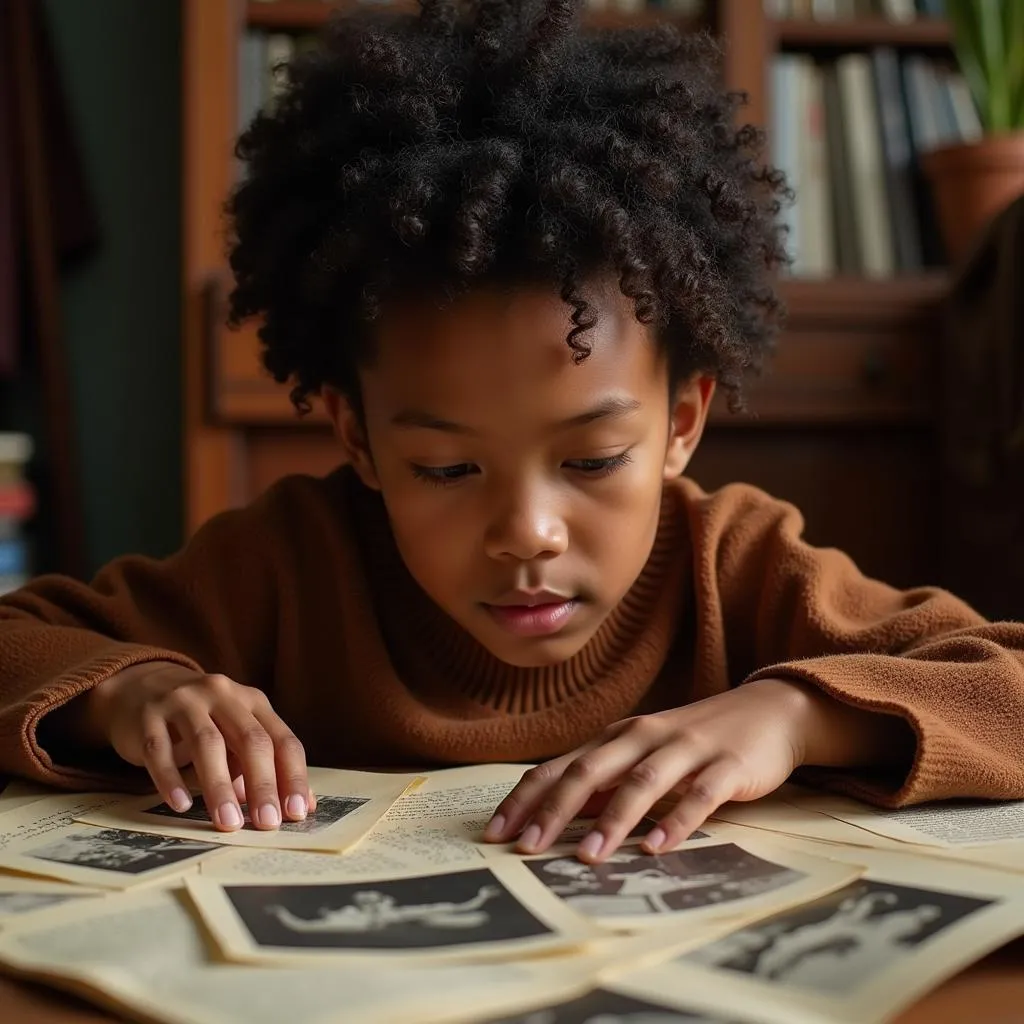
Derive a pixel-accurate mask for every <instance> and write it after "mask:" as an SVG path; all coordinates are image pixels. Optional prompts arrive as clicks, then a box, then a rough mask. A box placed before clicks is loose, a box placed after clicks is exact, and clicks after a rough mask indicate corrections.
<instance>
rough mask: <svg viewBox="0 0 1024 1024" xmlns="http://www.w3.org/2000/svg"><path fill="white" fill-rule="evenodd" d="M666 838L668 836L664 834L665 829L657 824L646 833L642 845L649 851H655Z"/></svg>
mask: <svg viewBox="0 0 1024 1024" xmlns="http://www.w3.org/2000/svg"><path fill="white" fill-rule="evenodd" d="M666 839H668V836H667V835H665V830H664V829H663V828H662V827H661V826H660V825H658V826H657V827H656V828H652V829H651V831H650V832H648V833H647V835H646V837H645V838H644V842H643V845H644V848H645V849H647V850H649V851H650V852H651V853H657V852H658V851H659V850H660V849H661V848H662V847H663V846H664V845H665V840H666Z"/></svg>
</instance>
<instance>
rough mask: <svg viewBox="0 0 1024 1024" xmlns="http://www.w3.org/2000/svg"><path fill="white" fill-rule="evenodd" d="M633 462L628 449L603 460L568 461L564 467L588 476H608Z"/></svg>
mask: <svg viewBox="0 0 1024 1024" xmlns="http://www.w3.org/2000/svg"><path fill="white" fill-rule="evenodd" d="M632 461H633V456H632V454H631V452H630V449H628V448H627V449H626V450H625V451H624V452H620V453H619V454H618V455H610V456H608V457H607V458H604V459H570V460H569V461H568V462H566V463H564V465H565V466H566V467H567V468H569V469H575V470H576V471H577V472H579V473H586V474H587V475H588V476H608V475H609V474H611V473H614V472H615V471H616V470H618V469H622V467H623V466H625V465H627V464H628V463H630V462H632Z"/></svg>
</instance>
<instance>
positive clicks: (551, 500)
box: [484, 486, 569, 562]
mask: <svg viewBox="0 0 1024 1024" xmlns="http://www.w3.org/2000/svg"><path fill="white" fill-rule="evenodd" d="M568 546H569V530H568V527H567V525H566V522H565V517H564V515H563V514H562V511H561V509H560V502H559V501H558V498H557V495H555V494H553V493H552V492H551V490H550V489H546V488H543V487H541V486H533V487H519V488H516V489H515V490H514V491H512V492H511V493H510V492H509V490H508V489H507V488H503V493H502V494H501V495H499V496H498V498H497V500H496V501H495V502H494V507H493V511H492V513H491V515H490V516H489V522H488V526H487V532H486V534H485V537H484V547H485V549H486V552H487V555H488V557H490V558H495V559H515V560H516V561H520V562H528V561H532V560H533V559H537V558H554V557H556V556H557V555H560V554H562V553H563V552H564V551H565V550H566V548H567V547H568Z"/></svg>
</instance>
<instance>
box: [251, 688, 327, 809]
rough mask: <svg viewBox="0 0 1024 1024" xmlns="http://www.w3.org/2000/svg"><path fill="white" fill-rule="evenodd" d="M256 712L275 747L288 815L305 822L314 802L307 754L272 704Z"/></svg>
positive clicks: (283, 802) (281, 794) (275, 761)
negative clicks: (310, 786) (307, 766)
mask: <svg viewBox="0 0 1024 1024" xmlns="http://www.w3.org/2000/svg"><path fill="white" fill-rule="evenodd" d="M253 713H254V715H255V717H256V719H257V721H258V722H259V723H260V724H261V725H262V726H263V728H264V730H265V731H266V733H267V735H268V736H269V737H270V739H271V742H272V743H273V744H274V766H275V770H276V773H277V789H278V795H279V798H280V800H281V806H282V807H283V808H284V812H285V815H286V817H287V818H289V819H290V820H291V821H303V820H304V819H305V817H306V815H307V814H308V813H309V810H310V804H311V803H313V801H311V799H310V797H311V796H312V794H311V792H310V788H309V777H308V774H307V771H306V751H305V750H304V749H303V746H302V744H301V743H300V742H299V738H298V737H297V736H296V735H295V733H293V732H292V731H291V729H289V728H288V726H287V724H286V723H285V721H284V719H282V718H281V717H280V715H278V714H277V712H276V711H274V710H273V708H271V706H270V702H269V701H267V702H266V704H265V706H263V707H257V708H256V710H255V711H254V712H253ZM313 806H315V803H313Z"/></svg>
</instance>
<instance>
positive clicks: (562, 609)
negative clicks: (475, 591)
mask: <svg viewBox="0 0 1024 1024" xmlns="http://www.w3.org/2000/svg"><path fill="white" fill-rule="evenodd" d="M483 607H484V608H485V609H486V611H487V612H488V614H489V615H490V616H491V618H492V619H494V621H495V622H496V623H497V624H498V625H499V626H501V627H502V628H503V629H504V630H506V631H507V632H509V633H512V634H513V635H515V636H521V637H538V636H551V635H553V634H555V633H558V632H559V631H561V630H562V629H563V628H564V627H565V626H566V625H567V624H568V622H569V620H570V619H572V617H573V616H574V615H575V614H576V612H577V611H578V610H579V607H580V602H579V600H578V599H577V598H574V597H566V596H565V595H564V594H558V593H556V592H554V591H550V590H538V591H514V592H511V593H508V594H505V595H503V596H502V597H501V598H500V599H499V600H497V601H494V602H493V603H487V604H484V606H483Z"/></svg>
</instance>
